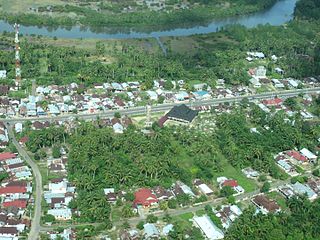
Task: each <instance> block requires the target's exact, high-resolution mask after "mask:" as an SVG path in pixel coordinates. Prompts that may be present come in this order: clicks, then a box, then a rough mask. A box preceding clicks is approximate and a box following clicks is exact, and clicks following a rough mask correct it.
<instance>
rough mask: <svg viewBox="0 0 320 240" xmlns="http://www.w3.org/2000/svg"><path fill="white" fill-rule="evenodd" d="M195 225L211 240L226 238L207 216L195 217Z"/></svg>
mask: <svg viewBox="0 0 320 240" xmlns="http://www.w3.org/2000/svg"><path fill="white" fill-rule="evenodd" d="M193 223H194V225H195V226H196V227H198V228H200V230H201V232H202V233H203V234H204V235H205V236H206V238H207V239H209V240H217V239H223V238H224V234H223V232H222V231H221V230H220V229H219V228H218V227H217V226H216V225H215V224H214V223H213V222H212V221H211V219H210V218H209V217H208V216H207V215H204V216H202V217H194V218H193Z"/></svg>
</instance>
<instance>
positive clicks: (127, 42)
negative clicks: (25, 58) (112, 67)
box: [0, 0, 161, 55]
mask: <svg viewBox="0 0 320 240" xmlns="http://www.w3.org/2000/svg"><path fill="white" fill-rule="evenodd" d="M0 1H1V0H0ZM26 38H27V40H28V41H29V42H31V43H46V44H48V45H52V46H57V47H74V48H76V49H83V50H88V51H95V50H96V43H97V42H101V43H103V44H104V46H105V54H104V55H109V54H110V53H112V52H114V51H115V49H116V50H121V49H122V47H123V46H129V47H130V46H132V47H134V48H140V49H142V50H144V51H147V52H150V53H156V52H160V51H161V50H160V47H159V45H158V43H157V41H156V40H155V39H154V38H145V39H90V38H88V39H80V38H57V39H55V38H50V37H43V36H42V37H40V38H38V37H33V36H27V37H26Z"/></svg>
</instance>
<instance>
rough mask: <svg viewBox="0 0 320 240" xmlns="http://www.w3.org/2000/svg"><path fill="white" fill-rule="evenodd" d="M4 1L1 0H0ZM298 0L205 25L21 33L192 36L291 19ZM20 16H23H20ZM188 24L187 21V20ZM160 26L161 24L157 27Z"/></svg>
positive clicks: (25, 30)
mask: <svg viewBox="0 0 320 240" xmlns="http://www.w3.org/2000/svg"><path fill="white" fill-rule="evenodd" d="M0 1H1V0H0ZM296 1H297V0H282V1H278V2H277V3H276V4H274V5H273V6H272V7H271V8H269V9H268V10H266V11H260V12H257V13H255V14H249V15H243V16H238V17H224V18H223V19H220V20H214V21H212V22H210V23H209V24H206V25H200V24H198V25H195V26H193V27H191V26H185V27H178V26H175V28H172V29H171V30H156V29H154V28H152V27H149V28H147V27H140V30H141V31H139V30H137V29H136V30H134V29H133V28H126V27H118V28H111V27H108V28H88V27H79V26H75V27H68V28H60V27H36V26H24V25H21V26H20V33H21V34H28V35H43V36H48V37H57V38H80V39H92V38H94V39H130V38H140V39H142V38H150V37H152V38H162V37H168V36H175V37H180V36H191V35H195V34H208V33H212V32H217V31H219V30H221V29H223V28H225V27H226V26H229V25H234V24H239V25H243V26H245V27H247V28H253V27H256V26H258V25H265V24H269V25H273V26H280V25H282V24H285V23H287V22H289V21H291V20H292V18H293V12H294V8H295V5H296ZM20 20H21V19H20ZM186 25H187V24H186ZM0 29H1V30H2V31H3V32H4V31H7V32H12V30H13V28H12V25H11V24H9V23H7V22H4V21H1V20H0ZM157 29H159V27H157Z"/></svg>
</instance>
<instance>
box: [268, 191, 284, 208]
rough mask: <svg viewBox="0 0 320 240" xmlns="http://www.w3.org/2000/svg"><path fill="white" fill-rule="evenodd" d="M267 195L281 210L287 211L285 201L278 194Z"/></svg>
mask: <svg viewBox="0 0 320 240" xmlns="http://www.w3.org/2000/svg"><path fill="white" fill-rule="evenodd" d="M267 195H268V196H269V197H270V198H271V199H273V200H276V201H277V203H278V204H279V206H280V207H281V209H282V210H287V209H288V207H287V204H286V199H285V198H284V197H283V196H282V195H281V194H280V193H279V192H276V191H273V192H269V193H267Z"/></svg>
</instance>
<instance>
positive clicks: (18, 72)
mask: <svg viewBox="0 0 320 240" xmlns="http://www.w3.org/2000/svg"><path fill="white" fill-rule="evenodd" d="M19 27H20V25H19V24H17V23H15V24H14V28H15V38H14V42H15V60H16V86H17V87H18V88H19V86H20V83H21V65H20V45H19V42H20V41H19Z"/></svg>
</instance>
